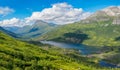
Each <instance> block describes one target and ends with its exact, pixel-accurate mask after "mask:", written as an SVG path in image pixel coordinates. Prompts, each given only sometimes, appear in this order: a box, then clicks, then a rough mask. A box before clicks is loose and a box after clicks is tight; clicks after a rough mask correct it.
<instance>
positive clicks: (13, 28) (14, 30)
mask: <svg viewBox="0 0 120 70" xmlns="http://www.w3.org/2000/svg"><path fill="white" fill-rule="evenodd" d="M3 28H4V29H6V30H8V31H11V32H13V33H14V32H15V33H17V32H18V31H19V29H21V28H22V27H18V26H12V27H3Z"/></svg>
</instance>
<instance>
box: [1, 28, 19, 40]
mask: <svg viewBox="0 0 120 70" xmlns="http://www.w3.org/2000/svg"><path fill="white" fill-rule="evenodd" d="M0 31H2V32H4V33H6V34H8V35H10V36H12V37H15V38H17V37H18V36H19V35H17V34H15V33H13V32H11V31H8V30H5V29H4V28H2V27H0Z"/></svg>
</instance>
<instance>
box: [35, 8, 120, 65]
mask: <svg viewBox="0 0 120 70" xmlns="http://www.w3.org/2000/svg"><path fill="white" fill-rule="evenodd" d="M115 8H116V7H115ZM108 9H109V8H108ZM117 10H119V9H117ZM102 12H103V11H102ZM102 12H101V11H99V12H96V13H95V14H93V15H91V16H90V17H91V18H90V17H88V18H87V19H86V20H84V21H88V19H89V21H90V22H89V23H87V24H86V23H83V21H82V22H76V23H73V24H67V25H63V26H61V27H58V28H56V29H54V30H53V31H50V32H48V33H46V34H44V35H42V36H40V37H37V38H35V39H34V40H36V41H40V40H48V41H56V42H64V43H73V44H76V43H77V44H84V45H87V46H91V47H97V48H99V49H102V50H103V51H104V50H106V51H105V52H104V53H103V52H102V54H100V55H99V54H97V55H98V56H101V57H105V60H106V61H109V62H111V63H115V64H120V53H119V52H120V50H119V47H120V25H118V24H113V21H114V20H112V19H114V18H116V16H115V17H113V16H114V15H113V14H112V15H108V14H109V12H108V11H107V12H108V14H107V13H104V12H103V13H102ZM96 14H97V15H96ZM105 14H106V15H105ZM93 17H94V18H93ZM118 19H119V18H118ZM119 20H120V19H119ZM103 54H106V55H103Z"/></svg>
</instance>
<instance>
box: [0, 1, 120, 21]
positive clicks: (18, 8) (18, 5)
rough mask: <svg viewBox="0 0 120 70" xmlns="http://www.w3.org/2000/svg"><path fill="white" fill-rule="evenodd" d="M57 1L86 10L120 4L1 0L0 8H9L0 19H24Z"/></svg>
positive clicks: (116, 2)
mask: <svg viewBox="0 0 120 70" xmlns="http://www.w3.org/2000/svg"><path fill="white" fill-rule="evenodd" d="M56 3H67V4H68V5H71V6H72V7H73V8H77V9H79V8H81V9H82V10H83V11H84V12H95V11H97V10H100V9H103V8H105V7H108V6H118V5H120V0H0V10H1V8H2V9H4V8H6V9H7V8H9V11H8V9H7V12H6V9H4V10H5V11H4V12H6V14H5V16H1V13H0V21H1V20H4V19H11V18H19V19H24V18H26V17H30V16H32V13H33V12H41V11H43V10H44V9H46V8H51V7H53V5H54V4H56ZM2 12H3V11H2ZM2 15H3V14H2Z"/></svg>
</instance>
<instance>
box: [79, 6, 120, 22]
mask: <svg viewBox="0 0 120 70" xmlns="http://www.w3.org/2000/svg"><path fill="white" fill-rule="evenodd" d="M117 18H119V19H120V7H116V6H110V7H107V8H105V9H102V10H100V11H97V12H95V13H94V14H92V15H91V16H90V17H88V18H87V19H85V20H82V21H81V22H82V23H92V22H96V23H97V22H100V21H108V20H113V21H120V20H117ZM117 24H120V22H118V23H117Z"/></svg>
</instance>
